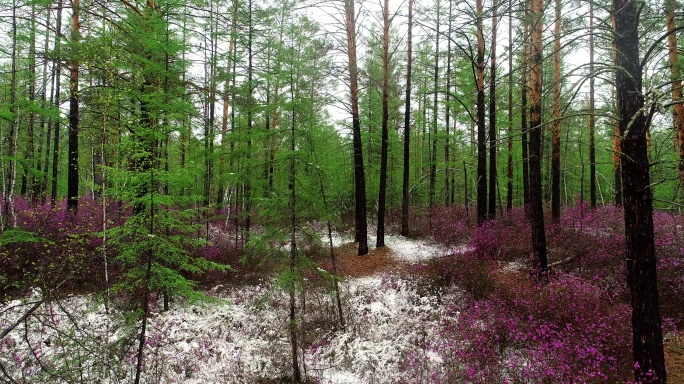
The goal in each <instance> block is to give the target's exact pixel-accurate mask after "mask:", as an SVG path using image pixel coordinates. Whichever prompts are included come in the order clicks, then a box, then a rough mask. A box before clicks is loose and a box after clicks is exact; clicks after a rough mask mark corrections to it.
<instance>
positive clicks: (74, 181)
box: [55, 0, 81, 212]
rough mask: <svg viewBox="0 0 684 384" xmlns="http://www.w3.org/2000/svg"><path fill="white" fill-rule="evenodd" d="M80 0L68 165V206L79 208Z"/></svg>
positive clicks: (75, 15)
mask: <svg viewBox="0 0 684 384" xmlns="http://www.w3.org/2000/svg"><path fill="white" fill-rule="evenodd" d="M80 3H81V2H80V0H73V1H72V4H73V9H72V15H71V42H72V44H73V46H74V51H73V52H72V53H71V54H72V57H71V64H70V65H69V67H70V69H69V72H70V75H69V163H68V167H67V207H68V209H69V211H72V212H76V211H77V210H78V181H79V180H78V121H79V114H78V112H79V111H78V99H79V95H78V69H79V68H78V67H79V59H78V44H79V40H80V34H81V32H80V19H79V13H80ZM55 149H56V148H55Z"/></svg>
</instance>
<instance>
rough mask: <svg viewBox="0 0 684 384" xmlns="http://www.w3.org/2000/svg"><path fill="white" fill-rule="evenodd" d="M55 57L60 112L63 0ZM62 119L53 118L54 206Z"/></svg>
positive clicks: (56, 99)
mask: <svg viewBox="0 0 684 384" xmlns="http://www.w3.org/2000/svg"><path fill="white" fill-rule="evenodd" d="M55 29H56V31H55V57H56V59H55V60H54V64H53V65H54V68H53V71H54V76H55V108H56V109H57V110H59V108H60V105H61V100H60V95H61V81H60V79H61V72H62V59H61V51H62V50H61V46H62V0H58V1H57V26H56V27H55ZM60 124H61V122H60V118H59V117H57V118H53V119H52V125H53V129H52V130H53V131H54V141H53V144H52V146H53V149H52V183H51V186H50V200H51V201H52V203H53V204H54V203H55V201H57V176H58V175H57V174H58V169H59V167H58V165H59V128H60Z"/></svg>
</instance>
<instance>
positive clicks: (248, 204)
mask: <svg viewBox="0 0 684 384" xmlns="http://www.w3.org/2000/svg"><path fill="white" fill-rule="evenodd" d="M252 5H253V4H252V0H249V1H248V8H249V9H248V12H249V22H248V23H249V26H248V32H247V100H248V101H247V103H248V105H247V163H246V165H245V173H246V175H245V185H244V200H245V215H246V218H245V236H244V237H243V240H245V241H249V231H250V226H251V223H252V196H251V186H252V161H251V160H252V116H253V114H254V98H253V95H252V92H253V91H254V89H253V84H252V79H253V76H254V74H253V63H252V61H253V56H254V52H253V51H252V43H253V36H254V27H253V25H252V24H253V16H254V15H253V13H252Z"/></svg>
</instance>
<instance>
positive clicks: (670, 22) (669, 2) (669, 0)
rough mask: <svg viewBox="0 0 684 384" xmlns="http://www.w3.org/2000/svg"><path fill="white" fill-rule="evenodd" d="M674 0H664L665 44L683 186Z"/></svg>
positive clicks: (683, 109) (683, 118) (683, 120)
mask: <svg viewBox="0 0 684 384" xmlns="http://www.w3.org/2000/svg"><path fill="white" fill-rule="evenodd" d="M675 9H676V4H675V0H665V13H666V17H667V32H668V36H667V45H668V54H669V58H670V76H671V78H672V101H673V102H674V103H675V104H674V105H673V106H672V120H673V123H674V127H675V132H677V149H678V150H679V179H680V183H681V184H682V186H684V104H683V103H684V99H682V72H681V69H680V67H679V45H678V42H677V34H676V33H675V31H676V29H677V21H676V20H675Z"/></svg>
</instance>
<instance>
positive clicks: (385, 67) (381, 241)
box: [375, 0, 389, 247]
mask: <svg viewBox="0 0 684 384" xmlns="http://www.w3.org/2000/svg"><path fill="white" fill-rule="evenodd" d="M382 19H383V28H382V31H383V33H382V143H381V149H380V191H379V194H378V231H377V241H376V244H375V245H376V246H377V247H383V246H385V197H386V194H387V146H388V141H389V138H388V132H387V124H388V120H389V106H388V105H387V103H388V99H389V0H385V3H384V6H383V11H382Z"/></svg>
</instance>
